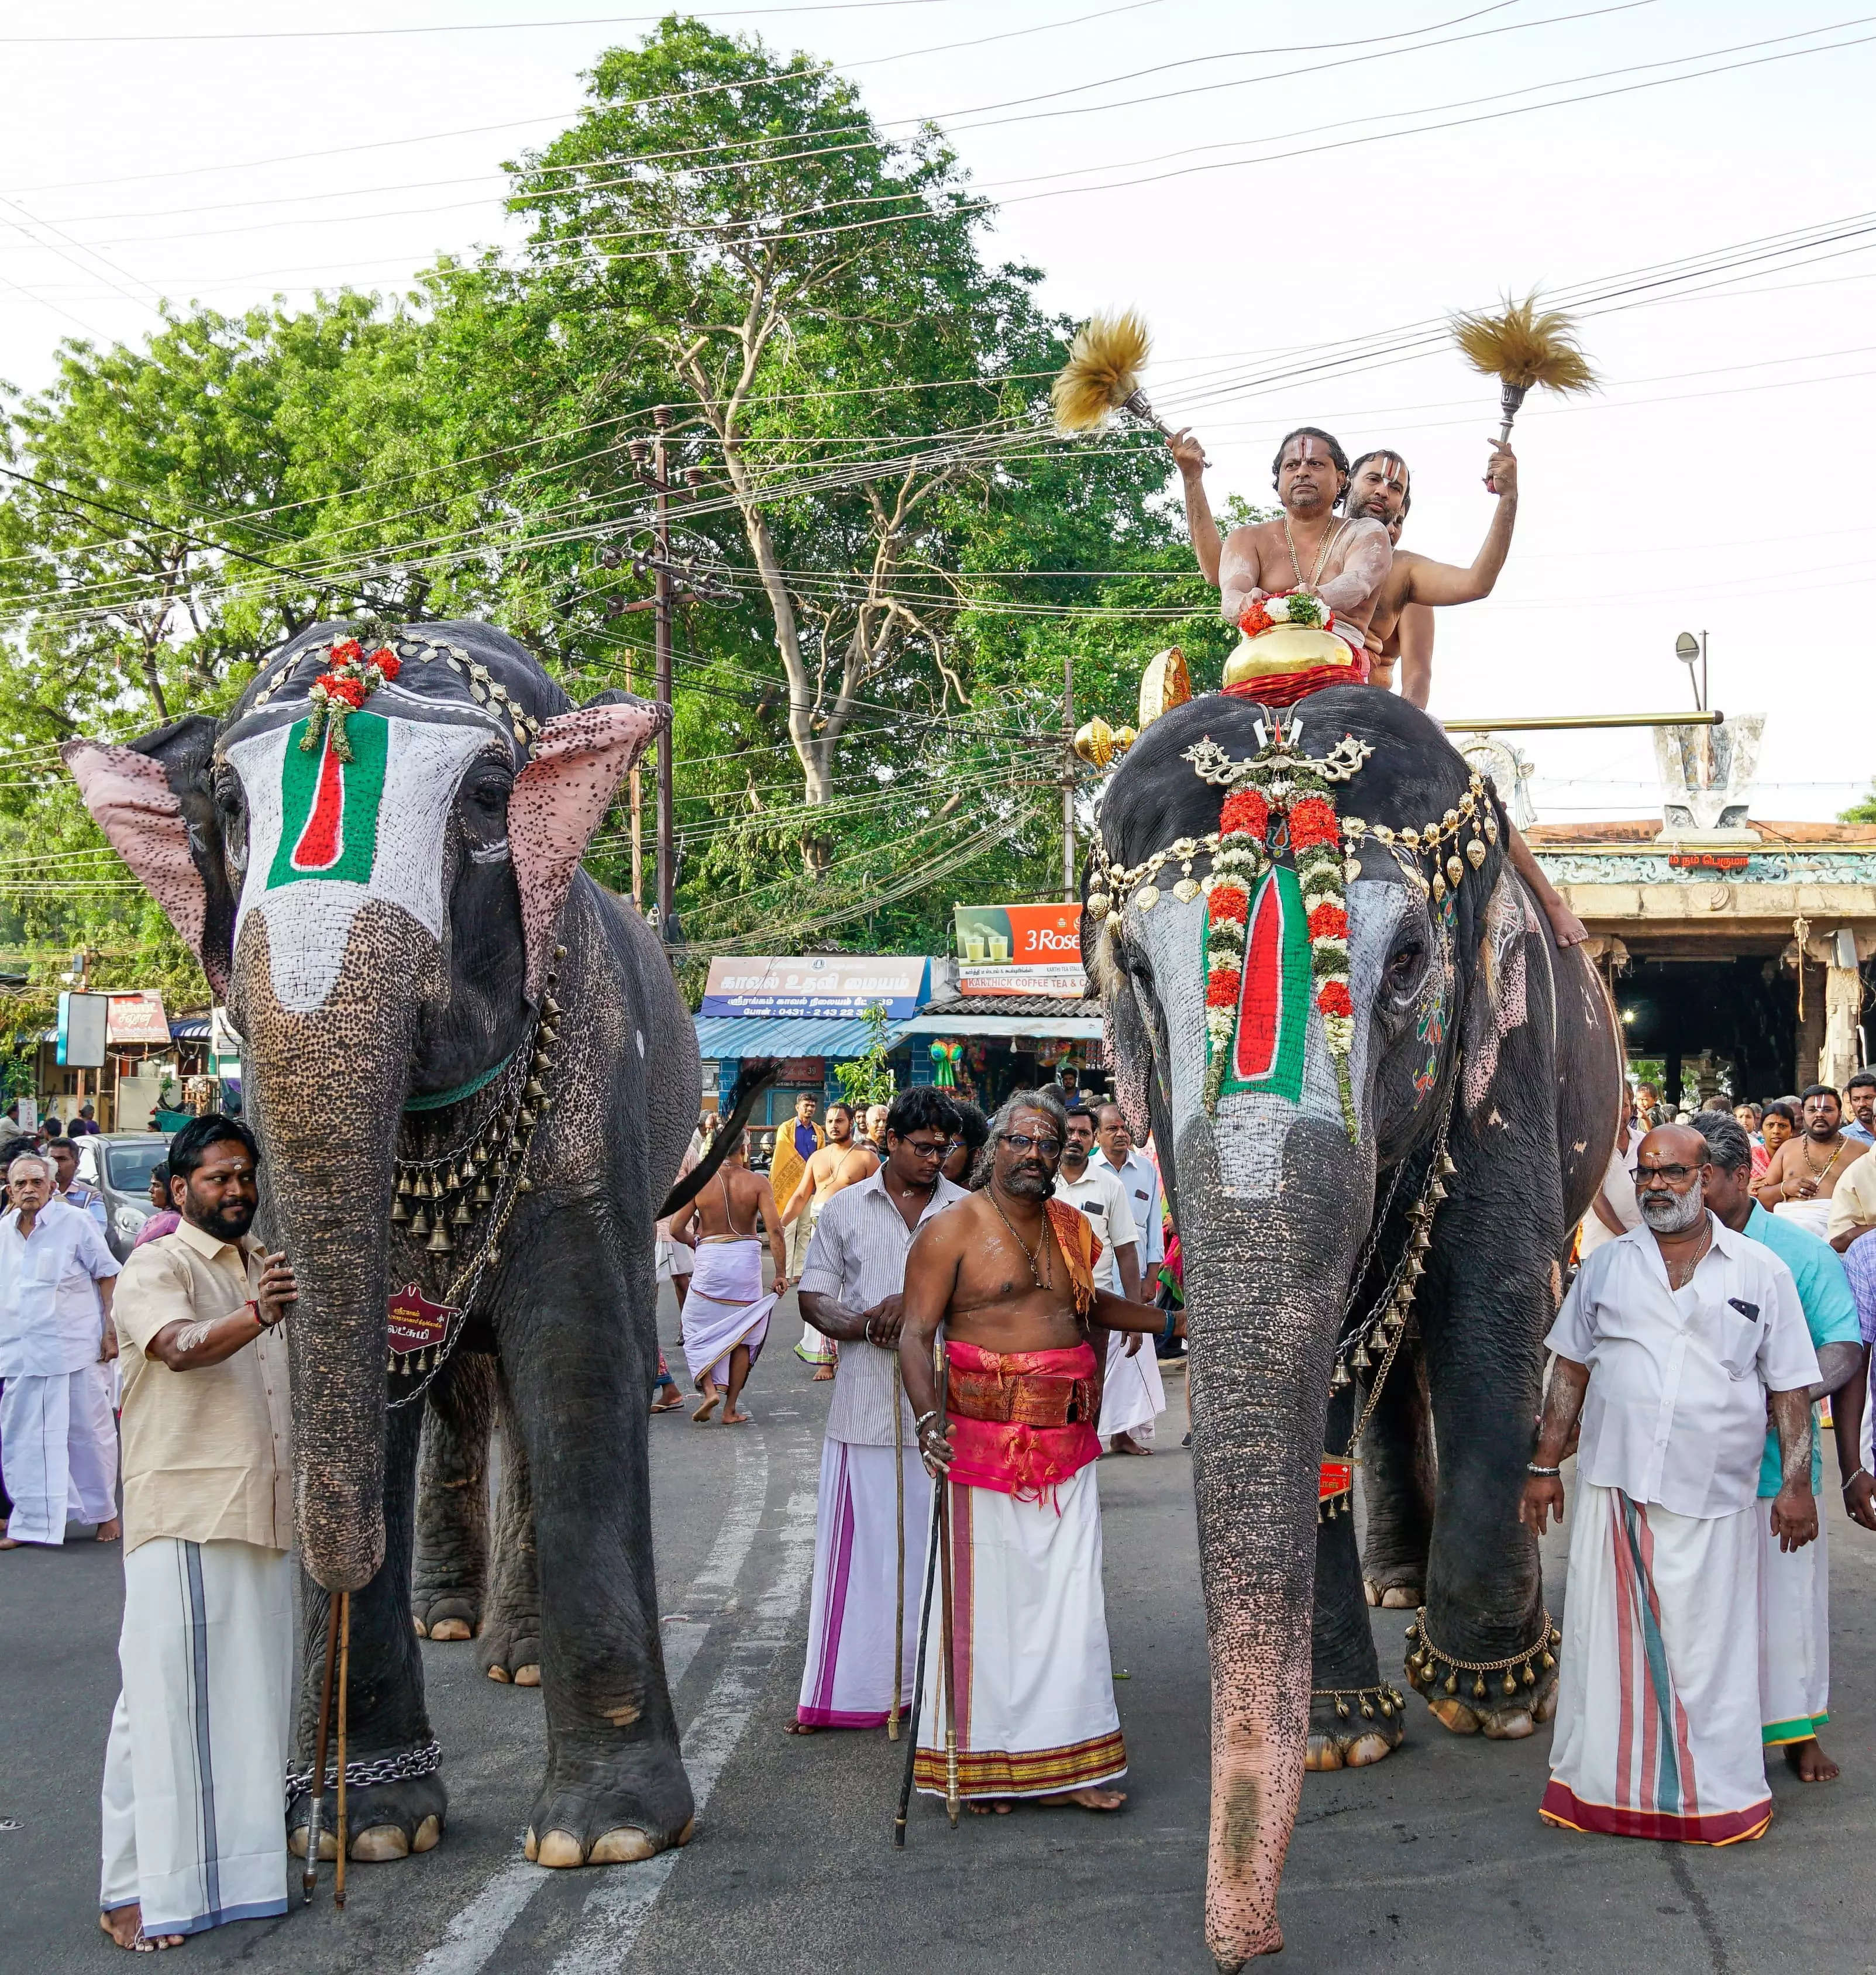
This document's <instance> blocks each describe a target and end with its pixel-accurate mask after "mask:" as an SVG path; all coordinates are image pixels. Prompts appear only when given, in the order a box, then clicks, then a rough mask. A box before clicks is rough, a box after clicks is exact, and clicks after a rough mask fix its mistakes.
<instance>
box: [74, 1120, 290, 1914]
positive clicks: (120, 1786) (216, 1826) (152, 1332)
mask: <svg viewBox="0 0 1876 1975" xmlns="http://www.w3.org/2000/svg"><path fill="white" fill-rule="evenodd" d="M259 1163H260V1155H259V1153H258V1150H257V1149H256V1146H255V1139H254V1135H253V1134H252V1133H251V1132H250V1131H248V1129H247V1127H246V1126H245V1125H242V1124H241V1123H239V1122H237V1121H236V1120H235V1119H230V1118H224V1117H220V1116H215V1115H213V1114H211V1115H210V1116H206V1117H202V1118H197V1119H192V1121H191V1122H189V1124H187V1125H186V1126H184V1127H183V1128H182V1130H181V1131H180V1132H178V1133H177V1134H176V1140H175V1142H174V1144H173V1145H172V1146H171V1147H170V1150H169V1171H170V1181H169V1187H170V1197H171V1198H172V1200H173V1201H174V1202H175V1204H176V1209H177V1211H179V1213H180V1214H181V1215H182V1221H181V1224H180V1225H179V1227H177V1228H176V1232H175V1233H174V1234H166V1235H163V1237H160V1238H159V1240H156V1241H149V1242H146V1243H145V1244H143V1247H140V1248H138V1249H136V1250H134V1251H133V1254H132V1255H131V1257H130V1260H129V1262H128V1263H126V1264H125V1267H124V1271H123V1286H122V1287H121V1289H120V1292H119V1294H118V1296H117V1327H118V1330H119V1333H120V1336H121V1338H122V1340H123V1519H124V1559H123V1633H122V1635H121V1637H120V1640H119V1641H118V1647H117V1658H118V1663H119V1666H120V1671H121V1673H122V1676H123V1686H122V1687H121V1689H120V1691H119V1694H118V1696H117V1707H116V1710H115V1711H114V1712H113V1714H112V1716H111V1723H110V1741H109V1743H108V1745H107V1747H106V1750H105V1753H104V1789H103V1838H104V1842H103V1873H102V1884H101V1886H100V1894H99V1902H98V1904H99V1908H100V1920H99V1924H100V1926H101V1927H103V1929H104V1931H106V1932H107V1934H109V1935H110V1937H111V1938H112V1940H114V1941H115V1942H116V1943H117V1945H118V1946H119V1947H125V1948H132V1949H136V1950H140V1951H143V1950H149V1949H151V1948H157V1947H177V1946H179V1945H180V1944H181V1943H182V1941H183V1940H185V1939H186V1938H187V1937H188V1936H189V1935H190V1934H199V1933H200V1932H201V1931H202V1930H203V1929H204V1928H205V1927H219V1926H221V1925H222V1924H223V1923H224V1922H225V1921H236V1920H258V1919H263V1918H264V1917H267V1916H268V1915H270V1914H282V1913H284V1912H285V1911H286V1910H287V1829H286V1815H285V1804H284V1799H283V1797H282V1795H281V1791H282V1786H283V1784H284V1779H285V1776H286V1770H287V1733H288V1727H289V1720H288V1717H289V1710H290V1709H291V1703H292V1694H293V1558H292V1541H293V1537H292V1529H293V1471H292V1464H291V1457H290V1453H289V1445H288V1400H287V1346H286V1342H285V1340H284V1338H283V1337H281V1336H280V1335H279V1333H278V1329H277V1326H278V1324H279V1323H280V1322H281V1319H282V1318H283V1317H284V1316H285V1314H286V1312H287V1307H288V1306H289V1305H291V1303H292V1302H293V1300H294V1294H295V1291H294V1280H293V1272H292V1270H291V1269H290V1268H289V1267H287V1264H286V1261H285V1259H284V1257H281V1256H278V1255H273V1256H270V1255H268V1254H267V1253H266V1251H265V1250H264V1249H263V1248H262V1247H261V1244H260V1243H259V1242H258V1241H255V1240H253V1239H252V1238H251V1237H250V1236H249V1235H248V1227H249V1225H250V1224H251V1222H252V1221H253V1218H254V1211H255V1201H256V1199H257V1198H258V1195H257V1192H256V1185H255V1175H256V1169H257V1168H258V1165H259Z"/></svg>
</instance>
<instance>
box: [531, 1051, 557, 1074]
mask: <svg viewBox="0 0 1876 1975" xmlns="http://www.w3.org/2000/svg"><path fill="white" fill-rule="evenodd" d="M553 1067H554V1053H553V1051H552V1050H544V1049H537V1050H535V1052H534V1058H533V1060H532V1061H531V1063H529V1064H528V1068H529V1069H530V1070H532V1071H533V1072H534V1074H535V1076H546V1075H547V1072H548V1071H549V1070H551V1069H552V1068H553Z"/></svg>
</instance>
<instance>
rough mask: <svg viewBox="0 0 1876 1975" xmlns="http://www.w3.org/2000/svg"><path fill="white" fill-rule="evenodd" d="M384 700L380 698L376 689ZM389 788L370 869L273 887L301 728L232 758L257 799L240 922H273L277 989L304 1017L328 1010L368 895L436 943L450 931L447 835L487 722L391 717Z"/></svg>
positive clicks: (282, 730) (267, 737) (265, 738)
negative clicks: (291, 760)
mask: <svg viewBox="0 0 1876 1975" xmlns="http://www.w3.org/2000/svg"><path fill="white" fill-rule="evenodd" d="M374 696H375V695H374ZM385 725H386V728H387V730H388V731H387V734H386V754H385V768H384V790H383V795H382V796H381V797H380V798H379V807H378V827H377V836H376V844H375V846H374V849H373V856H372V859H371V865H370V873H369V875H368V876H366V878H365V879H363V881H362V882H360V881H358V880H356V879H350V878H346V879H336V878H300V879H294V881H293V882H291V883H287V884H282V885H280V886H275V887H274V888H272V889H269V886H268V879H269V878H270V876H271V874H272V872H273V869H274V858H275V854H276V853H277V852H278V849H279V847H280V840H281V832H282V830H283V827H284V799H283V791H282V786H281V784H282V777H283V775H284V771H285V767H286V761H287V748H288V747H289V746H291V745H295V744H296V743H294V741H293V735H294V732H295V731H297V730H296V728H294V727H277V728H274V729H273V730H272V731H271V732H268V733H265V734H253V735H251V736H249V737H248V738H247V739H245V740H242V741H236V742H235V744H234V745H233V746H232V747H231V748H229V749H228V761H229V764H230V765H231V766H232V767H233V768H234V771H235V774H237V775H238V776H239V777H240V778H241V790H242V793H243V794H244V795H245V797H246V798H247V803H248V868H247V870H246V872H245V875H244V876H243V878H242V881H241V902H240V905H239V907H238V909H237V912H236V914H235V943H236V944H237V945H238V944H239V941H240V938H241V928H242V927H243V926H244V925H245V924H246V923H247V920H248V915H249V914H250V913H251V912H258V913H259V915H260V916H261V920H262V922H264V925H266V927H267V938H268V952H269V955H270V956H271V966H272V973H273V984H274V997H275V999H276V1000H277V1001H278V1002H279V1003H280V1004H281V1007H283V1008H287V1009H290V1010H292V1011H294V1012H295V1013H297V1014H307V1013H310V1011H312V1010H314V1009H315V1008H319V1007H324V1005H325V1003H326V1000H327V997H328V996H329V995H330V994H331V992H332V988H333V983H334V982H335V981H337V979H338V977H339V968H340V963H341V962H342V961H343V959H344V958H345V947H346V941H347V937H348V936H349V935H350V932H351V928H352V922H353V919H355V918H356V917H357V915H358V913H359V911H360V908H361V907H362V906H363V905H364V903H365V902H366V899H382V900H383V901H384V902H386V904H388V905H398V906H401V907H402V909H403V910H404V911H406V912H408V913H409V915H410V916H411V917H412V918H414V919H415V920H416V922H418V924H419V925H421V926H422V927H423V928H424V929H425V931H426V932H429V934H430V935H431V937H432V938H434V939H436V940H439V941H440V940H441V939H442V936H443V922H444V921H443V832H444V829H445V825H446V824H447V823H448V820H449V812H450V807H451V805H452V803H453V802H454V801H455V795H456V788H457V784H458V782H459V781H460V780H461V779H462V773H463V771H464V769H465V768H466V767H467V766H468V764H469V762H470V761H471V760H473V759H474V758H475V756H476V755H478V754H480V753H481V751H483V749H484V748H486V747H487V746H488V743H489V740H490V735H489V733H488V730H487V729H486V728H484V727H483V726H482V725H481V723H480V722H477V723H475V724H474V725H467V724H458V723H457V722H455V721H415V720H396V719H393V720H387V721H386V723H385Z"/></svg>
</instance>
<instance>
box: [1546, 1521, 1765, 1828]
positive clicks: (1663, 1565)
mask: <svg viewBox="0 0 1876 1975" xmlns="http://www.w3.org/2000/svg"><path fill="white" fill-rule="evenodd" d="M1572 1510H1573V1513H1575V1518H1576V1527H1575V1531H1574V1532H1573V1533H1572V1536H1571V1538H1570V1576H1569V1602H1568V1604H1567V1605H1566V1608H1565V1612H1564V1619H1563V1666H1562V1678H1561V1684H1560V1687H1559V1693H1558V1697H1557V1724H1556V1733H1555V1735H1554V1737H1553V1738H1552V1743H1551V1756H1550V1766H1551V1776H1550V1785H1549V1788H1548V1789H1546V1791H1545V1793H1544V1798H1543V1803H1542V1804H1541V1805H1540V1806H1539V1815H1540V1816H1542V1817H1543V1819H1544V1820H1545V1821H1546V1822H1547V1823H1550V1824H1559V1825H1565V1826H1566V1827H1567V1828H1568V1829H1571V1830H1573V1831H1590V1832H1607V1833H1609V1834H1611V1835H1615V1836H1618V1837H1623V1838H1658V1839H1677V1840H1679V1841H1680V1842H1682V1843H1684V1844H1690V1845H1731V1844H1735V1843H1736V1842H1738V1841H1739V1840H1740V1839H1745V1838H1756V1837H1758V1836H1759V1835H1760V1834H1761V1833H1762V1832H1763V1831H1764V1830H1765V1828H1766V1825H1768V1824H1769V1823H1770V1822H1771V1821H1772V1797H1771V1793H1770V1792H1769V1790H1768V1789H1766V1772H1765V1759H1764V1756H1763V1753H1762V1750H1761V1744H1760V1740H1759V1655H1757V1654H1756V1652H1754V1651H1751V1650H1750V1648H1749V1647H1748V1644H1747V1641H1748V1639H1749V1638H1750V1634H1748V1632H1747V1631H1746V1628H1747V1627H1748V1626H1749V1625H1751V1624H1752V1622H1753V1620H1752V1615H1753V1613H1754V1612H1755V1611H1756V1609H1757V1603H1758V1596H1759V1530H1758V1523H1759V1520H1760V1518H1761V1517H1763V1516H1766V1515H1769V1505H1768V1504H1766V1503H1762V1502H1756V1503H1753V1505H1752V1506H1751V1507H1748V1508H1745V1509H1742V1510H1740V1511H1739V1512H1738V1513H1736V1514H1734V1515H1730V1516H1713V1517H1693V1516H1677V1515H1675V1514H1673V1513H1671V1512H1670V1511H1669V1510H1666V1509H1664V1508H1662V1507H1660V1505H1659V1504H1658V1503H1637V1502H1634V1501H1631V1500H1630V1499H1629V1498H1628V1497H1627V1496H1626V1495H1625V1494H1622V1493H1621V1490H1619V1489H1615V1488H1598V1487H1595V1486H1593V1485H1592V1484H1582V1485H1581V1486H1579V1489H1578V1490H1577V1499H1576V1500H1575V1503H1573V1504H1572Z"/></svg>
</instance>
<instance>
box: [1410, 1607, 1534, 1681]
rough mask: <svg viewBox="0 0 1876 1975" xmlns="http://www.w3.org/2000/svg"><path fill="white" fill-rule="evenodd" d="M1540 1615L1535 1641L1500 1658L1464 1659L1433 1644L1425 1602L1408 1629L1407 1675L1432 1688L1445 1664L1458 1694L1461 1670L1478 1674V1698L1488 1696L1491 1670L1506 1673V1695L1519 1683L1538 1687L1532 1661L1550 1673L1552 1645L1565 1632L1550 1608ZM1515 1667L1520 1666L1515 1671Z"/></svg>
mask: <svg viewBox="0 0 1876 1975" xmlns="http://www.w3.org/2000/svg"><path fill="white" fill-rule="evenodd" d="M1540 1615H1541V1622H1540V1624H1539V1627H1538V1632H1537V1638H1536V1642H1535V1643H1534V1644H1533V1645H1528V1646H1526V1647H1525V1648H1523V1651H1520V1652H1515V1653H1507V1654H1506V1655H1505V1657H1504V1658H1503V1659H1501V1660H1462V1659H1460V1658H1457V1657H1456V1656H1455V1655H1453V1654H1451V1653H1449V1652H1447V1651H1444V1650H1443V1649H1442V1648H1440V1647H1438V1646H1436V1645H1434V1643H1433V1641H1432V1639H1431V1637H1430V1636H1429V1635H1428V1632H1427V1608H1426V1606H1425V1605H1421V1608H1420V1609H1419V1610H1418V1612H1415V1613H1414V1622H1413V1624H1412V1625H1409V1626H1408V1628H1407V1643H1408V1646H1409V1647H1410V1648H1412V1650H1411V1651H1410V1652H1409V1653H1408V1656H1407V1678H1408V1680H1409V1681H1411V1683H1412V1684H1414V1686H1415V1687H1422V1688H1431V1687H1433V1686H1434V1685H1435V1684H1437V1682H1438V1681H1439V1670H1440V1668H1441V1666H1444V1667H1445V1668H1446V1669H1447V1672H1446V1680H1445V1687H1446V1691H1447V1693H1448V1694H1457V1693H1458V1691H1459V1676H1460V1674H1462V1673H1469V1674H1473V1675H1474V1676H1475V1678H1474V1682H1473V1687H1472V1697H1473V1698H1474V1700H1475V1701H1483V1699H1484V1698H1485V1696H1486V1691H1487V1689H1486V1685H1485V1676H1486V1675H1487V1674H1489V1673H1502V1674H1503V1675H1504V1677H1505V1678H1504V1681H1503V1691H1504V1693H1505V1694H1506V1696H1507V1697H1510V1695H1512V1694H1516V1692H1517V1691H1518V1689H1519V1687H1520V1686H1524V1687H1535V1686H1536V1684H1537V1671H1536V1670H1533V1664H1532V1663H1533V1661H1536V1668H1537V1670H1541V1671H1543V1672H1545V1673H1548V1672H1549V1671H1550V1669H1551V1668H1552V1667H1553V1666H1555V1665H1556V1663H1557V1660H1556V1652H1555V1651H1554V1650H1553V1648H1556V1647H1558V1646H1560V1645H1562V1643H1563V1635H1562V1633H1561V1632H1559V1631H1558V1630H1557V1628H1556V1626H1555V1625H1552V1623H1551V1622H1550V1612H1549V1607H1548V1606H1544V1607H1542V1608H1540ZM1513 1668H1516V1669H1517V1671H1516V1672H1513Z"/></svg>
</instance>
